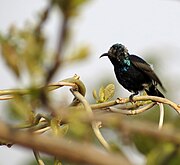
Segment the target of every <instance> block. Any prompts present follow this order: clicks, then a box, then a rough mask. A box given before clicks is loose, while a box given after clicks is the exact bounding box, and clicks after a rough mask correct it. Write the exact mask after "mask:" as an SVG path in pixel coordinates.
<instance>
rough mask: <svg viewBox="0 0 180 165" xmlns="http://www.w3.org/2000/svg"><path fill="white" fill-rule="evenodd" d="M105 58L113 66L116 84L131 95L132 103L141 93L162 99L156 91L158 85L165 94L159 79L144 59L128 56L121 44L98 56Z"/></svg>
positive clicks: (126, 50) (161, 95) (160, 94)
mask: <svg viewBox="0 0 180 165" xmlns="http://www.w3.org/2000/svg"><path fill="white" fill-rule="evenodd" d="M104 56H107V57H108V58H109V60H110V61H111V63H112V64H113V66H114V72H115V75H116V78H117V80H118V82H119V83H120V84H121V85H122V86H123V87H124V88H125V89H127V90H128V91H129V92H131V93H132V94H131V95H130V96H129V99H130V101H132V102H133V97H134V96H135V95H138V94H139V93H140V92H141V91H146V93H147V95H150V96H158V97H162V98H164V95H163V94H162V93H161V92H160V91H159V90H158V88H157V85H159V86H160V87H161V88H162V90H163V91H164V92H165V91H166V89H165V88H164V86H163V85H162V83H161V81H160V79H159V78H158V76H157V75H156V73H155V72H154V70H153V69H152V67H151V65H150V64H148V63H147V62H146V61H145V60H144V59H142V58H140V57H139V56H136V55H133V54H129V52H128V49H127V48H126V47H125V46H124V45H122V44H119V43H117V44H114V45H112V46H111V48H110V49H109V51H108V52H107V53H104V54H102V55H101V56H100V58H101V57H104Z"/></svg>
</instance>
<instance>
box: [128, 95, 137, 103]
mask: <svg viewBox="0 0 180 165" xmlns="http://www.w3.org/2000/svg"><path fill="white" fill-rule="evenodd" d="M137 94H138V92H136V93H133V94H132V95H130V96H129V101H130V102H131V103H134V102H135V101H134V100H133V97H134V96H136V95H137Z"/></svg>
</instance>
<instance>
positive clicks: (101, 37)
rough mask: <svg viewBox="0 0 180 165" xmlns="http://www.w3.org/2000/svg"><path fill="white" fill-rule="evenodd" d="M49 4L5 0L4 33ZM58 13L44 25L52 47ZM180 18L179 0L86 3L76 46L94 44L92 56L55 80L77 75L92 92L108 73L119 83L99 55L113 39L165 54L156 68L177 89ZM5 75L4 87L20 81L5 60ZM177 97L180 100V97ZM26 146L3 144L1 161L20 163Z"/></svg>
mask: <svg viewBox="0 0 180 165" xmlns="http://www.w3.org/2000/svg"><path fill="white" fill-rule="evenodd" d="M46 2H47V1H44V0H26V1H24V0H18V1H14V0H0V4H1V5H0V15H1V17H0V31H3V32H5V31H6V30H7V29H8V27H9V26H10V25H11V24H14V25H17V26H20V27H23V25H24V23H25V21H26V20H30V21H36V19H37V18H36V16H37V14H38V11H39V10H40V9H42V8H44V7H45V6H46ZM56 14H57V13H56V11H54V12H53V14H52V15H51V17H50V20H49V21H48V23H47V26H46V28H45V31H46V33H47V35H48V36H49V39H50V46H51V47H53V46H54V44H55V41H56V36H57V33H56V30H57V25H58V20H57V17H56V16H57V15H56ZM179 18H180V1H176V0H113V1H112V0H111V1H110V0H94V1H92V2H90V3H88V4H87V5H85V6H84V8H83V9H82V12H81V15H80V16H79V18H78V19H77V21H75V22H74V24H72V26H74V27H73V31H74V45H75V46H76V45H77V46H78V44H82V43H83V44H89V45H90V48H91V57H90V58H89V60H88V61H86V62H79V63H78V64H72V65H70V66H65V67H64V69H63V71H61V72H60V74H59V76H56V77H55V80H60V79H63V78H67V77H71V76H72V75H74V74H75V73H77V74H78V75H80V76H81V79H82V81H83V82H84V83H85V84H88V85H89V86H88V89H87V90H88V92H90V93H91V91H92V88H93V87H94V84H95V83H96V82H98V80H99V79H101V78H103V77H105V76H106V75H109V76H110V79H112V80H113V79H114V83H116V82H117V81H116V79H115V76H114V73H113V68H112V65H111V64H110V62H109V61H108V60H107V59H105V58H103V59H101V60H100V59H99V56H100V55H101V54H102V53H104V52H107V51H108V49H109V47H110V46H111V45H113V44H114V43H122V44H124V45H125V46H126V47H127V48H128V50H129V52H130V53H132V54H138V55H140V56H141V57H143V58H145V59H149V58H150V57H149V56H148V55H150V54H151V53H155V52H156V51H157V52H158V53H159V52H160V53H159V54H158V56H159V58H160V59H161V61H160V62H158V63H157V64H158V66H154V68H155V69H157V70H158V75H159V77H161V79H162V81H163V80H164V81H165V80H166V79H168V81H169V82H170V83H169V84H167V88H168V89H167V90H171V91H174V92H176V91H177V89H174V88H173V86H174V85H177V84H179V80H177V79H176V77H179V75H180V67H179V62H180V55H179V53H180V21H179ZM93 69H94V70H93ZM0 74H1V81H0V82H1V83H0V88H1V89H4V88H12V87H15V86H16V85H17V82H16V79H14V78H13V77H12V74H11V73H9V71H8V70H7V68H6V67H5V64H4V62H3V61H2V60H1V61H0ZM167 75H168V76H167ZM164 83H165V82H164ZM165 86H166V85H165ZM122 90H124V89H122ZM128 94H129V93H127V95H128ZM127 95H126V96H127ZM177 95H178V96H180V94H177ZM172 98H173V97H172ZM176 101H179V102H180V100H179V99H176ZM0 117H1V115H0ZM21 149H22V148H19V147H16V146H13V147H12V148H10V149H8V148H6V147H5V146H3V147H1V149H0V164H1V165H5V164H7V163H8V164H12V165H19V164H20V163H21V162H22V161H21V160H22V159H23V158H28V157H30V156H29V152H26V150H25V151H21ZM30 153H31V151H30ZM31 155H32V154H31Z"/></svg>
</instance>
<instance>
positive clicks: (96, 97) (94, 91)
mask: <svg viewBox="0 0 180 165" xmlns="http://www.w3.org/2000/svg"><path fill="white" fill-rule="evenodd" d="M92 94H93V97H94V99H95V100H97V99H98V96H97V91H96V90H95V89H94V90H93V93H92Z"/></svg>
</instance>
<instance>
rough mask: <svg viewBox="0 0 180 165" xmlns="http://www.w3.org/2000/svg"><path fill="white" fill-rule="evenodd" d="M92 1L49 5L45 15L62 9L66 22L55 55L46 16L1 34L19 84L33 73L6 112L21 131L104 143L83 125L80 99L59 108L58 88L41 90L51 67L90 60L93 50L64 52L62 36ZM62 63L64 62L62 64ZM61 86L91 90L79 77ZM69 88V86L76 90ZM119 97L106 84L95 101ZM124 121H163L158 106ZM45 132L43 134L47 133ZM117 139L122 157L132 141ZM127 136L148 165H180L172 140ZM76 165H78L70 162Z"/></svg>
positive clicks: (171, 116) (172, 121) (173, 121)
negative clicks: (45, 30)
mask: <svg viewBox="0 0 180 165" xmlns="http://www.w3.org/2000/svg"><path fill="white" fill-rule="evenodd" d="M88 1H89V0H51V1H50V7H49V10H48V12H47V11H45V12H46V16H47V15H48V13H49V12H51V10H52V9H53V7H54V6H55V7H57V8H58V9H59V11H60V18H61V19H63V20H66V21H65V22H64V24H63V23H62V27H61V28H60V32H62V33H60V34H61V35H60V45H59V50H54V52H53V53H49V52H50V51H49V50H47V41H48V38H47V37H46V35H45V34H44V33H43V30H42V29H41V28H42V27H41V26H42V25H44V24H43V23H44V22H45V21H46V18H47V17H43V18H40V19H42V20H41V21H39V22H38V24H37V25H36V26H33V25H31V24H28V25H27V26H25V27H24V28H23V29H19V28H17V27H16V26H11V27H10V29H9V30H8V32H7V34H4V33H0V47H1V55H2V57H3V59H4V61H5V62H6V64H7V67H8V68H9V69H10V70H11V71H12V73H13V74H14V75H15V76H16V78H17V80H18V81H21V78H22V77H24V76H26V75H28V88H27V89H28V92H27V93H24V94H22V93H21V92H19V93H18V92H17V93H15V94H14V93H13V99H12V100H10V101H9V102H8V103H7V106H6V109H7V110H6V112H8V113H9V115H8V120H9V121H10V120H13V121H16V122H17V123H18V124H19V125H21V127H22V128H27V127H28V128H30V130H31V131H41V130H42V129H43V128H45V127H50V131H49V132H48V133H47V134H50V135H52V136H56V137H67V138H69V139H70V140H77V141H81V142H86V141H87V142H90V143H92V144H94V145H100V144H99V143H98V142H97V138H96V136H95V135H94V133H93V130H92V127H91V125H90V124H89V123H87V122H85V121H83V117H84V116H87V113H86V112H85V111H84V108H83V106H82V104H80V101H79V100H78V99H74V100H73V102H72V103H71V104H70V105H68V106H64V105H59V104H57V103H56V104H54V102H53V101H52V98H51V97H50V95H49V91H48V90H55V89H56V88H58V87H59V86H58V87H56V86H55V87H54V86H53V87H52V89H47V88H42V86H43V85H45V84H46V83H47V77H48V76H49V75H48V74H51V72H50V69H49V68H51V66H54V68H53V67H52V68H53V69H54V70H55V71H57V69H61V67H62V65H61V64H63V63H66V64H67V65H68V64H70V63H71V62H77V61H80V60H82V61H83V60H85V59H87V58H88V56H89V54H90V49H89V46H87V45H80V46H78V47H77V48H75V49H74V50H73V52H71V53H70V54H68V55H67V54H66V53H65V52H68V51H69V49H68V48H69V47H68V44H67V45H66V46H64V45H65V44H64V43H65V42H66V37H64V38H63V36H65V35H67V34H68V33H69V32H70V30H71V27H72V26H71V25H72V24H71V22H70V21H71V19H72V18H73V19H74V18H76V17H77V15H79V14H80V8H81V7H82V6H83V5H84V4H85V3H86V2H88ZM62 22H63V21H62ZM57 33H59V32H57ZM66 43H67V42H66ZM62 45H63V46H64V47H63V48H64V49H67V50H64V49H63V51H61V49H60V48H61V46H62ZM57 61H58V62H59V63H57ZM56 64H57V65H56ZM58 67H59V68H58ZM107 80H108V78H107ZM62 82H64V83H69V84H71V85H72V84H73V85H74V84H75V87H74V88H76V90H77V91H79V93H80V94H81V95H82V96H84V97H85V94H86V87H85V85H84V83H83V82H82V81H81V80H80V79H79V77H78V76H77V75H75V76H74V77H72V78H67V79H65V80H63V81H60V82H59V83H62ZM69 84H68V85H67V86H71V85H69ZM62 86H63V85H62ZM62 86H61V87H62ZM19 90H20V89H19ZM116 93H117V92H116ZM114 94H115V85H114V84H112V83H110V84H108V85H106V86H105V87H104V86H101V87H100V89H99V90H98V91H97V90H93V97H94V99H95V101H96V104H97V105H99V104H100V103H106V102H107V101H110V100H111V99H112V97H113V96H114ZM118 95H119V94H118ZM165 109H166V112H165V123H166V124H165V126H166V127H169V128H171V127H176V128H179V126H180V122H179V116H177V114H175V113H172V112H171V110H170V108H169V107H167V106H165ZM64 111H69V112H70V115H69V116H68V118H67V119H65V121H64V116H63V113H62V114H61V112H64ZM39 112H42V115H38V114H39ZM103 112H104V111H103ZM123 119H125V120H128V121H129V122H131V120H134V119H135V120H137V119H138V120H141V121H149V122H154V123H157V122H158V119H159V108H158V106H156V107H155V108H153V109H151V110H149V111H147V112H145V113H141V114H138V115H136V116H123ZM118 122H121V121H118ZM116 124H117V121H113V120H112V121H111V122H110V123H108V124H106V126H107V125H108V126H109V128H110V129H111V128H112V129H113V127H115V126H116ZM23 126H24V127H23ZM102 126H103V124H102ZM108 126H107V127H108ZM125 129H126V128H124V130H125ZM113 131H114V132H115V133H116V134H117V135H121V133H122V132H119V131H117V129H113ZM41 133H44V132H43V131H42V132H41ZM123 133H124V132H123ZM118 137H119V139H118V140H119V141H118V142H116V141H111V144H112V146H113V147H112V152H113V151H115V152H119V153H121V154H122V151H121V148H120V147H119V146H120V145H119V144H121V145H128V143H124V138H123V137H122V136H118ZM126 137H127V141H129V144H134V145H135V146H136V149H137V150H138V152H139V153H141V154H143V155H144V156H145V157H146V158H147V164H148V165H151V164H160V165H161V164H162V165H164V164H172V165H175V164H179V162H180V151H179V146H177V145H176V144H173V143H167V142H163V143H162V142H161V140H159V139H157V138H153V137H152V136H145V135H142V134H138V133H131V132H130V133H129V134H127V135H126ZM4 143H5V144H6V142H3V144H4ZM1 144H2V143H1ZM7 144H8V143H7ZM43 161H44V163H45V164H48V165H50V164H64V165H66V164H67V165H68V164H70V163H67V162H64V161H60V160H58V159H57V158H56V157H55V158H54V159H53V158H45V159H43ZM102 161H103V160H102ZM26 164H28V163H26ZM34 164H37V163H35V162H30V163H29V165H34ZM71 165H73V164H72V163H71ZM74 165H75V164H74Z"/></svg>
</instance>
